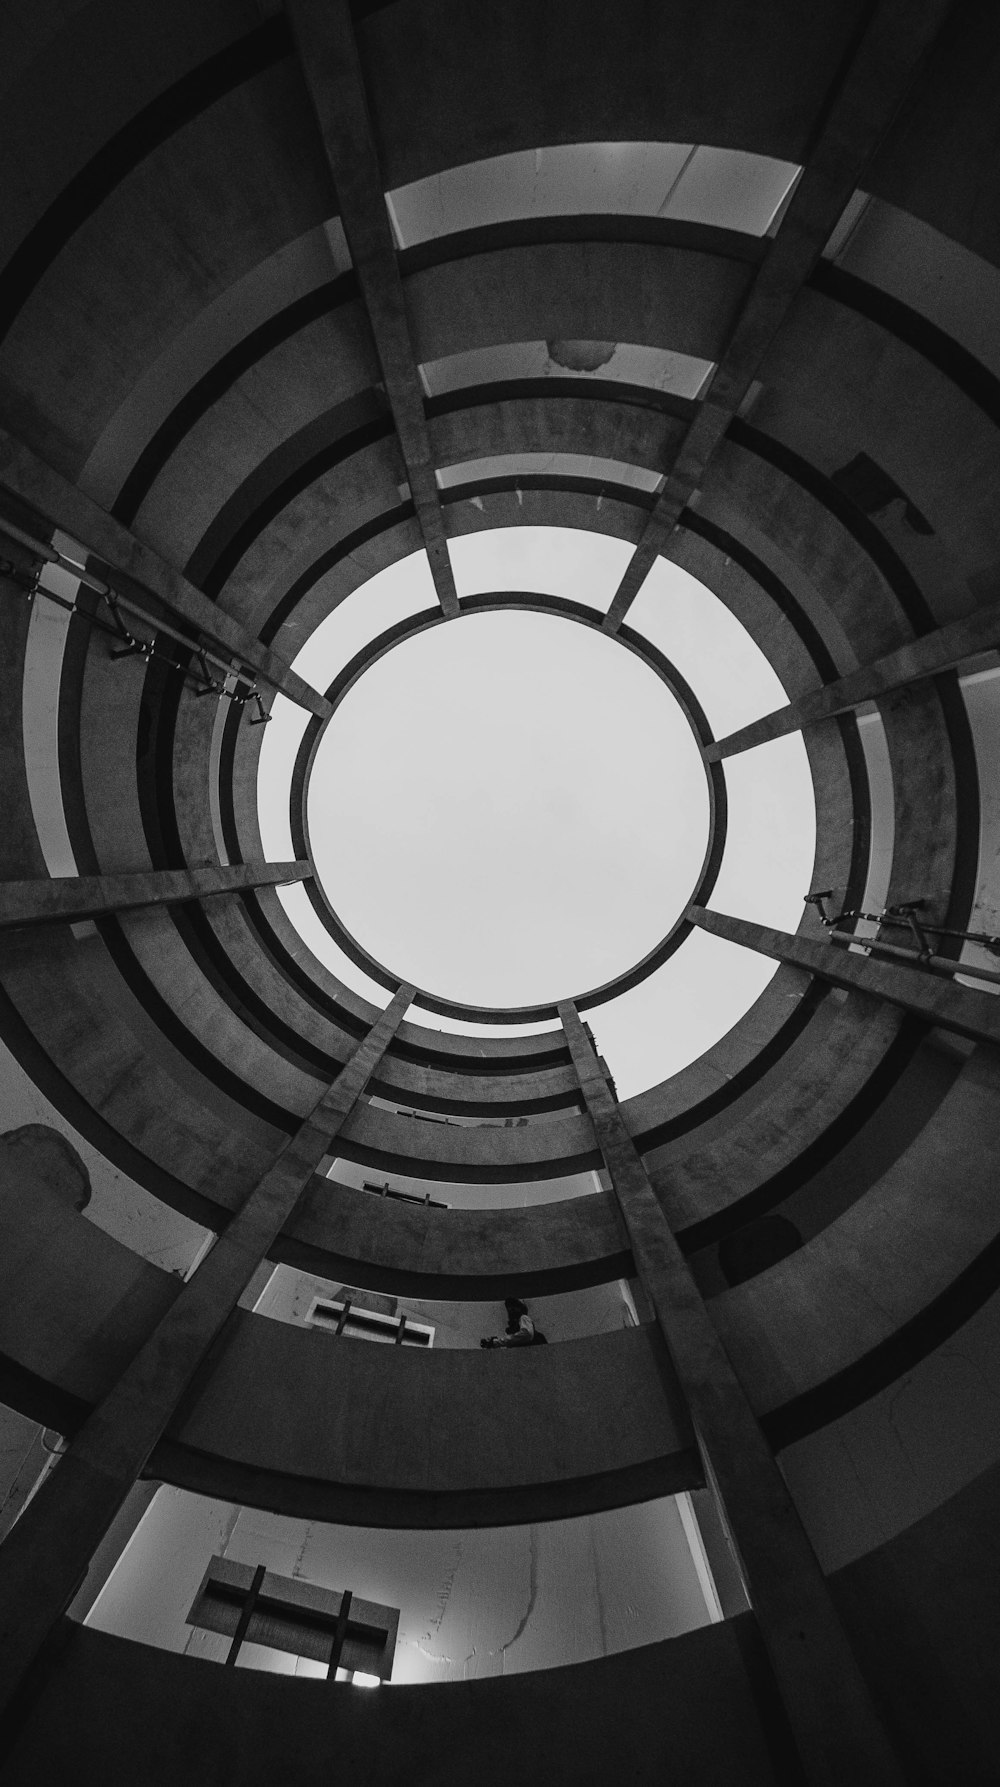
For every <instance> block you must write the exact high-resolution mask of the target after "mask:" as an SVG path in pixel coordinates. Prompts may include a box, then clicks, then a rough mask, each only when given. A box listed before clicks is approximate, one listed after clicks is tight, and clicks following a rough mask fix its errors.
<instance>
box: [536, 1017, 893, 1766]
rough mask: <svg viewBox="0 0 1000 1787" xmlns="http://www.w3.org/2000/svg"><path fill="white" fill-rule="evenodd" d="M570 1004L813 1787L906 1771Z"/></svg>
mask: <svg viewBox="0 0 1000 1787" xmlns="http://www.w3.org/2000/svg"><path fill="white" fill-rule="evenodd" d="M559 1016H560V1019H561V1021H562V1025H563V1029H564V1031H565V1033H566V1040H567V1042H568V1044H569V1049H570V1053H571V1055H572V1057H573V1064H574V1066H575V1068H576V1071H577V1074H578V1076H579V1080H580V1089H581V1091H582V1093H583V1096H584V1099H585V1101H586V1104H587V1109H588V1111H589V1112H590V1117H591V1121H592V1123H593V1126H594V1132H595V1135H596V1137H597V1140H598V1142H599V1144H600V1147H601V1151H602V1153H603V1155H604V1159H605V1163H606V1165H607V1167H608V1171H609V1172H610V1174H611V1180H612V1184H613V1186H614V1189H615V1194H616V1196H617V1198H618V1202H619V1205H620V1207H621V1212H622V1217H623V1219H624V1222H625V1227H626V1229H627V1230H628V1233H629V1237H630V1240H631V1243H632V1254H633V1257H634V1259H635V1264H636V1270H637V1272H638V1274H639V1277H640V1279H641V1280H642V1283H643V1285H644V1287H645V1290H646V1294H647V1296H648V1297H649V1299H650V1302H651V1304H652V1306H653V1310H654V1313H655V1316H656V1320H657V1322H658V1324H659V1327H660V1331H661V1333H662V1335H663V1338H664V1340H665V1342H666V1345H667V1350H668V1352H669V1354H670V1357H671V1360H672V1362H673V1366H674V1369H675V1371H676V1374H677V1379H678V1382H679V1384H680V1386H681V1389H682V1391H683V1394H684V1397H685V1398H686V1400H687V1404H688V1408H689V1410H690V1413H691V1418H692V1421H693V1422H694V1427H695V1434H696V1437H697V1440H698V1446H699V1450H700V1452H701V1456H702V1464H703V1467H704V1470H705V1476H706V1481H707V1482H708V1483H709V1484H710V1485H711V1486H712V1487H713V1488H714V1490H715V1492H716V1495H717V1497H718V1500H719V1503H720V1507H721V1510H722V1513H723V1518H724V1521H725V1523H726V1525H727V1527H728V1529H729V1532H730V1535H731V1537H732V1540H733V1542H734V1545H735V1548H736V1551H737V1554H738V1556H739V1558H740V1561H741V1565H742V1569H743V1575H744V1581H745V1583H746V1587H747V1592H748V1594H749V1597H750V1601H751V1605H752V1607H753V1610H754V1613H755V1615H756V1618H757V1623H758V1625H759V1627H760V1631H761V1635H762V1637H763V1639H764V1643H765V1645H766V1647H767V1652H768V1656H769V1657H770V1661H771V1667H772V1669H773V1672H774V1677H775V1681H776V1683H777V1686H778V1689H779V1692H780V1694H781V1697H782V1700H783V1702H784V1705H785V1710H786V1713H787V1715H788V1719H789V1723H790V1725H791V1728H792V1731H793V1733H794V1737H795V1741H796V1744H797V1746H798V1750H799V1755H800V1758H801V1762H802V1768H803V1774H804V1778H805V1779H806V1781H808V1782H809V1783H810V1784H811V1787H843V1783H844V1782H845V1781H851V1780H857V1781H865V1782H866V1783H869V1784H870V1787H875V1784H876V1783H878V1784H882V1783H885V1784H886V1787H888V1783H890V1782H891V1783H899V1784H901V1782H902V1773H901V1770H900V1768H899V1765H898V1763H897V1761H896V1759H895V1756H894V1754H893V1751H892V1748H891V1746H890V1743H889V1740H888V1738H887V1736H886V1733H885V1731H884V1729H883V1727H882V1724H881V1722H880V1720H879V1717H878V1714H877V1713H876V1711H875V1707H874V1704H873V1702H872V1700H871V1697H870V1695H869V1693H868V1689H867V1686H866V1684H865V1682H864V1680H863V1678H862V1675H861V1672H860V1670H859V1669H858V1666H857V1663H856V1661H855V1658H854V1654H853V1651H852V1650H851V1647H850V1644H849V1643H848V1640H847V1636H846V1634H845V1632H844V1629H843V1627H842V1626H841V1624H840V1620H839V1617H838V1615H837V1613H836V1611H835V1609H834V1605H833V1602H832V1600H831V1598H830V1595H829V1591H828V1589H827V1586H826V1582H825V1580H824V1577H823V1573H822V1571H821V1569H820V1566H819V1563H818V1561H817V1559H816V1555H815V1553H814V1551H813V1549H812V1546H811V1545H810V1543H809V1539H808V1537H807V1536H806V1532H805V1529H804V1527H803V1526H802V1523H801V1521H800V1520H799V1516H798V1513H797V1511H796V1508H795V1504H794V1502H793V1501H792V1499H791V1496H790V1495H789V1493H788V1489H787V1487H786V1485H785V1480H784V1478H783V1476H782V1474H781V1472H780V1470H779V1469H778V1466H777V1464H776V1462H775V1459H774V1456H773V1454H772V1452H771V1449H770V1447H769V1446H768V1444H767V1441H766V1440H765V1438H764V1435H763V1433H762V1432H761V1429H760V1425H759V1423H758V1421H757V1418H756V1416H755V1415H754V1413H753V1410H752V1409H751V1407H750V1404H749V1402H748V1401H747V1398H746V1395H745V1393H744V1391H743V1388H742V1386H741V1384H740V1382H739V1379H738V1378H737V1376H736V1373H735V1371H734V1370H733V1368H732V1365H731V1364H730V1362H729V1358H728V1356H727V1354H726V1351H725V1349H724V1347H723V1345H722V1342H721V1340H720V1339H719V1336H718V1334H717V1332H716V1330H715V1327H714V1325H713V1323H712V1320H711V1318H710V1316H709V1314H708V1311H707V1309H706V1307H705V1303H704V1300H703V1299H702V1296H701V1293H700V1291H699V1290H698V1288H697V1286H696V1284H695V1282H694V1279H693V1278H692V1276H691V1272H690V1270H689V1268H688V1266H687V1263H686V1261H685V1260H684V1259H683V1257H682V1255H681V1251H680V1249H679V1247H678V1245H677V1242H676V1240H675V1238H674V1235H673V1233H672V1231H671V1229H670V1226H669V1224H668V1222H667V1219H666V1216H665V1215H664V1213H663V1210H662V1208H661V1206H660V1204H659V1202H658V1200H657V1197H656V1194H655V1193H654V1191H653V1188H652V1185H651V1184H650V1181H649V1177H648V1175H647V1173H646V1169H645V1166H644V1165H643V1162H642V1159H641V1157H640V1155H639V1154H638V1152H637V1150H636V1147H635V1144H634V1143H633V1141H632V1138H631V1137H630V1135H629V1134H628V1131H627V1130H626V1128H625V1124H624V1121H623V1119H622V1115H621V1110H620V1107H619V1106H618V1104H617V1103H616V1101H615V1099H614V1098H613V1097H612V1093H611V1089H610V1087H609V1085H608V1082H607V1078H606V1077H605V1071H604V1069H603V1067H602V1065H601V1063H600V1062H599V1061H598V1058H597V1054H596V1052H595V1050H594V1048H593V1045H592V1043H591V1041H590V1038H589V1036H588V1034H587V1031H586V1030H585V1028H584V1026H583V1024H582V1023H581V1021H580V1017H579V1014H578V1013H577V1010H576V1007H575V1005H574V1004H573V1003H572V1002H571V1001H569V1000H567V1001H564V1002H563V1003H562V1004H561V1005H560V1006H559Z"/></svg>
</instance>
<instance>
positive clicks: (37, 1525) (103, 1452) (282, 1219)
mask: <svg viewBox="0 0 1000 1787" xmlns="http://www.w3.org/2000/svg"><path fill="white" fill-rule="evenodd" d="M413 991H414V989H413V988H412V987H411V986H402V987H400V989H399V991H398V992H397V993H396V995H395V997H394V998H393V999H392V1000H391V1002H390V1003H389V1005H388V1006H387V1007H386V1009H385V1011H384V1012H382V1014H381V1016H380V1017H379V1018H378V1020H377V1022H376V1023H375V1024H374V1025H373V1026H372V1028H371V1030H369V1032H368V1034H367V1036H365V1037H364V1038H363V1040H362V1041H361V1042H360V1043H359V1044H358V1047H357V1048H356V1049H355V1051H354V1054H353V1055H352V1056H351V1059H350V1060H349V1061H348V1062H347V1063H346V1065H345V1066H344V1067H343V1068H342V1069H341V1071H340V1073H339V1074H338V1076H337V1078H336V1079H335V1080H334V1081H333V1084H332V1085H331V1086H329V1087H328V1088H327V1090H326V1091H325V1092H324V1094H323V1096H322V1097H321V1098H320V1099H319V1100H318V1101H317V1103H316V1104H315V1106H314V1107H313V1109H312V1111H311V1112H310V1114H309V1116H308V1117H306V1118H305V1120H304V1121H303V1123H302V1124H301V1126H300V1128H299V1129H298V1130H297V1132H296V1134H295V1135H294V1136H292V1137H291V1138H290V1139H289V1141H288V1142H286V1143H285V1145H284V1146H283V1148H282V1149H281V1151H280V1153H279V1154H278V1155H277V1157H276V1159H275V1160H274V1161H273V1162H272V1164H271V1166H270V1167H269V1168H268V1169H267V1171H266V1172H265V1173H264V1175H263V1177H262V1178H261V1179H260V1180H258V1182H257V1184H256V1185H255V1186H254V1188H253V1190H252V1191H251V1192H250V1194H249V1196H248V1197H247V1199H246V1201H245V1202H244V1204H243V1206H242V1208H241V1209H240V1210H239V1211H238V1212H237V1213H236V1215H235V1216H234V1217H233V1218H232V1220H231V1221H230V1223H229V1224H228V1226H227V1228H226V1229H225V1230H224V1231H223V1233H222V1234H221V1235H220V1237H219V1239H218V1241H217V1242H216V1244H215V1246H214V1247H213V1248H212V1249H211V1251H210V1252H209V1253H208V1254H207V1255H206V1257H205V1259H204V1261H203V1263H202V1265H201V1266H199V1268H198V1270H197V1272H196V1273H195V1274H194V1277H193V1278H191V1279H189V1280H188V1282H187V1283H186V1284H184V1285H183V1286H181V1287H180V1288H179V1290H178V1294H177V1298H176V1300H175V1302H174V1303H173V1304H172V1305H171V1307H170V1309H169V1310H168V1311H167V1313H166V1315H165V1316H163V1318H162V1319H161V1321H160V1322H159V1323H158V1324H157V1326H156V1327H155V1328H154V1330H153V1332H152V1334H151V1335H150V1336H149V1338H148V1340H146V1341H145V1342H144V1344H143V1345H142V1346H141V1347H140V1349H139V1351H138V1353H137V1354H136V1356H135V1358H134V1359H133V1360H132V1362H131V1364H130V1365H129V1366H128V1367H127V1368H126V1370H125V1371H124V1372H123V1374H122V1376H121V1377H120V1378H119V1380H118V1382H117V1383H116V1384H115V1385H114V1387H113V1388H112V1389H111V1390H110V1391H109V1392H108V1394H107V1395H106V1396H105V1397H104V1400H103V1401H102V1402H101V1403H100V1404H99V1405H98V1407H97V1408H96V1409H95V1410H94V1412H93V1414H91V1415H90V1416H89V1417H88V1418H87V1420H86V1421H85V1422H84V1424H83V1426H82V1427H81V1428H80V1430H79V1432H78V1433H77V1434H76V1435H75V1437H74V1438H73V1440H72V1441H71V1443H70V1445H69V1447H68V1448H67V1450H66V1453H65V1455H64V1457H63V1458H62V1460H61V1461H60V1463H59V1464H58V1466H57V1467H56V1469H55V1471H53V1473H52V1475H51V1476H50V1477H49V1478H48V1480H47V1481H46V1482H45V1483H44V1484H43V1486H42V1488H41V1489H40V1490H39V1492H38V1494H37V1495H36V1496H35V1498H34V1500H33V1501H32V1502H31V1503H30V1505H29V1506H28V1507H27V1508H26V1509H25V1512H24V1514H23V1515H22V1516H21V1519H20V1520H19V1521H18V1523H17V1525H16V1526H15V1527H14V1528H13V1530H12V1532H11V1533H10V1534H9V1536H8V1538H7V1539H6V1540H5V1542H4V1544H3V1545H2V1546H0V1714H2V1713H3V1712H5V1711H6V1710H7V1709H8V1707H9V1706H10V1703H11V1701H12V1699H13V1698H14V1696H15V1695H16V1694H17V1692H18V1690H19V1689H20V1688H21V1686H22V1684H23V1683H24V1682H25V1678H26V1677H27V1676H28V1673H29V1671H30V1670H31V1669H32V1667H33V1665H34V1664H35V1662H36V1659H38V1658H39V1657H40V1654H41V1653H42V1652H43V1648H44V1646H45V1645H46V1642H47V1641H48V1639H49V1638H50V1635H51V1634H53V1633H54V1631H55V1630H56V1628H57V1626H58V1622H59V1620H60V1618H61V1616H62V1615H63V1614H64V1613H65V1611H66V1609H67V1607H68V1606H69V1604H70V1602H71V1600H72V1598H73V1596H74V1594H75V1593H76V1590H77V1588H78V1586H79V1584H80V1582H81V1581H82V1580H83V1577H84V1575H85V1573H86V1570H87V1566H88V1563H89V1561H90V1558H91V1555H92V1553H93V1552H94V1550H95V1548H96V1547H97V1545H98V1544H99V1543H100V1541H101V1539H102V1538H103V1537H104V1534H105V1533H106V1532H107V1529H108V1527H109V1526H110V1524H111V1522H112V1520H113V1519H114V1517H115V1515H116V1513H117V1512H118V1509H119V1508H120V1507H121V1504H122V1502H123V1501H124V1500H125V1497H126V1496H127V1494H128V1492H129V1490H130V1489H131V1487H132V1485H133V1483H135V1481H136V1479H137V1478H138V1477H139V1476H140V1475H141V1473H142V1471H143V1468H144V1466H145V1464H146V1462H147V1460H148V1458H149V1455H150V1453H151V1452H152V1450H153V1447H154V1446H155V1445H156V1443H157V1441H158V1440H159V1439H160V1437H161V1435H162V1434H163V1432H164V1431H165V1429H166V1428H167V1426H168V1425H169V1423H170V1421H171V1419H172V1417H173V1415H174V1413H175V1411H176V1409H177V1407H178V1405H179V1403H180V1400H181V1397H182V1396H183V1395H184V1393H185V1392H186V1391H187V1389H188V1388H189V1386H190V1384H191V1382H192V1380H193V1378H194V1374H195V1372H196V1371H197V1369H198V1367H199V1366H200V1365H201V1364H202V1362H203V1361H204V1360H205V1359H206V1357H207V1355H208V1353H209V1350H210V1348H211V1347H212V1345H213V1343H214V1342H215V1340H216V1339H217V1338H218V1336H219V1334H220V1333H221V1331H222V1329H223V1327H224V1325H225V1323H226V1322H227V1321H228V1319H229V1317H230V1315H231V1314H232V1312H233V1310H234V1309H235V1308H236V1305H237V1303H238V1301H239V1299H240V1297H241V1295H242V1294H243V1292H244V1290H245V1289H246V1287H247V1285H248V1284H249V1283H250V1280H251V1278H252V1277H253V1275H254V1273H255V1272H256V1270H257V1268H258V1267H259V1266H260V1265H261V1263H262V1262H263V1260H265V1259H266V1257H267V1254H268V1250H269V1249H270V1248H271V1247H272V1246H273V1244H274V1242H275V1240H276V1239H277V1236H278V1235H279V1234H280V1232H281V1230H282V1228H283V1227H284V1226H285V1223H286V1222H287V1221H288V1219H289V1217H290V1216H291V1214H292V1212H293V1210H294V1209H295V1206H296V1204H297V1203H298V1200H299V1197H300V1196H301V1194H302V1192H303V1190H304V1189H305V1187H306V1185H307V1183H308V1181H309V1179H310V1178H311V1177H312V1175H313V1173H314V1172H315V1171H316V1169H317V1167H318V1166H319V1164H320V1161H321V1160H322V1159H323V1157H324V1155H325V1154H326V1153H327V1152H328V1151H329V1146H330V1142H331V1140H332V1139H333V1137H335V1136H336V1135H337V1134H338V1133H339V1132H340V1130H341V1129H342V1127H343V1125H344V1124H345V1122H346V1121H347V1119H348V1117H349V1116H350V1114H351V1112H352V1110H353V1109H354V1106H355V1104H356V1103H357V1100H358V1098H359V1096H360V1094H361V1093H362V1091H363V1090H364V1087H365V1085H366V1084H367V1081H368V1080H369V1078H370V1077H371V1075H372V1073H373V1072H374V1071H375V1069H376V1068H377V1066H378V1064H379V1062H380V1060H381V1059H382V1056H383V1054H384V1053H385V1050H386V1049H387V1047H388V1046H389V1043H390V1042H391V1041H392V1038H393V1036H394V1034H395V1032H396V1030H397V1028H398V1026H399V1024H400V1023H401V1021H402V1019H403V1016H404V1014H405V1012H406V1010H407V1008H408V1006H409V1005H410V1003H411V1001H412V998H413Z"/></svg>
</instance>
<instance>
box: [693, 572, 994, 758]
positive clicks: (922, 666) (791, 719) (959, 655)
mask: <svg viewBox="0 0 1000 1787" xmlns="http://www.w3.org/2000/svg"><path fill="white" fill-rule="evenodd" d="M998 646H1000V602H994V603H991V604H990V606H989V607H988V608H979V609H977V610H976V612H975V614H967V615H965V616H964V617H963V618H962V619H961V620H956V621H952V622H951V623H950V625H949V626H947V627H941V628H940V630H939V631H938V632H936V633H925V634H924V636H923V638H921V639H914V640H912V641H911V643H910V644H909V645H903V646H900V648H899V650H898V651H894V652H887V653H886V655H885V657H884V658H876V660H875V662H874V664H865V665H863V666H862V668H861V669H860V670H852V671H851V672H850V674H849V675H848V676H841V677H838V678H837V681H836V682H832V683H827V684H826V686H825V688H822V689H812V690H811V691H810V693H809V694H808V695H801V696H800V697H799V699H798V701H792V702H790V703H789V705H788V706H787V707H779V708H776V709H775V711H774V713H773V714H765V715H764V717H763V719H761V720H754V721H753V722H752V724H751V725H749V726H743V727H741V728H740V730H739V732H731V733H730V734H729V737H728V738H720V739H718V740H717V742H716V743H715V744H712V745H707V746H706V748H705V757H706V759H707V761H708V762H709V763H719V762H721V760H722V759H723V758H724V757H735V756H736V755H737V754H738V753H739V752H740V751H751V750H753V747H754V746H755V745H764V744H767V742H768V740H769V739H772V738H783V737H784V736H785V734H786V733H789V732H800V731H801V730H802V727H803V726H810V725H813V724H815V722H816V721H817V720H830V719H833V718H834V716H835V715H836V714H842V713H847V712H849V710H850V709H851V708H853V707H857V706H858V705H859V704H860V703H861V702H862V701H877V700H878V698H879V696H880V695H888V694H889V693H890V692H891V691H892V690H893V689H902V688H905V686H906V685H907V683H915V682H921V681H923V680H924V679H925V678H926V677H929V676H938V675H939V674H940V673H941V672H942V671H944V670H953V669H954V668H955V666H956V665H957V664H964V663H968V661H969V660H970V659H971V658H976V657H979V656H981V654H982V653H984V652H992V651H996V649H997V647H998Z"/></svg>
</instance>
